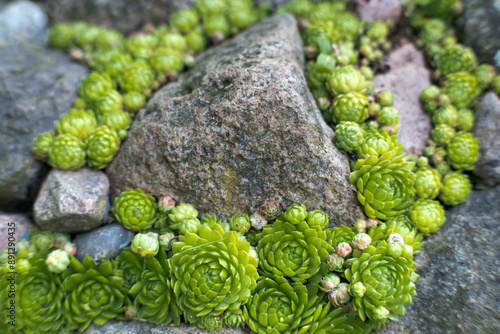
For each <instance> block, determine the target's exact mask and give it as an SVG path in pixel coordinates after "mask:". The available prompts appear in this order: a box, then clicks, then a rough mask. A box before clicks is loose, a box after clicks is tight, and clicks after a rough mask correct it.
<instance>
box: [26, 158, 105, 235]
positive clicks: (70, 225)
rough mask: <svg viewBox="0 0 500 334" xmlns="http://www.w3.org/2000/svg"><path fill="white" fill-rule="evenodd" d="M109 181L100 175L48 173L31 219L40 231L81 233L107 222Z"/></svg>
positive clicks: (93, 172)
mask: <svg viewBox="0 0 500 334" xmlns="http://www.w3.org/2000/svg"><path fill="white" fill-rule="evenodd" d="M109 207H110V204H109V181H108V178H107V176H106V174H104V173H103V172H101V171H96V170H92V169H89V168H82V169H79V170H77V171H65V170H58V169H52V170H51V171H50V173H49V175H48V176H47V179H46V180H45V181H44V183H43V185H42V188H41V189H40V192H39V193H38V197H37V199H36V201H35V205H34V207H33V219H34V220H35V223H36V224H37V225H38V226H40V227H41V228H42V229H43V230H50V231H57V232H82V231H89V230H92V229H94V228H96V227H98V226H100V225H102V224H103V223H105V222H106V221H107V220H108V212H109Z"/></svg>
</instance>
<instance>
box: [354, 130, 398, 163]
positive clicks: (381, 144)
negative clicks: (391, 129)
mask: <svg viewBox="0 0 500 334" xmlns="http://www.w3.org/2000/svg"><path fill="white" fill-rule="evenodd" d="M397 145H398V139H397V137H396V136H390V135H389V134H388V133H387V131H385V130H384V129H380V130H377V129H371V130H369V131H367V132H365V134H364V141H363V143H362V144H361V146H359V147H358V149H356V153H357V154H358V155H359V156H360V157H365V156H366V155H367V154H368V155H382V154H385V153H387V152H389V151H391V150H393V149H394V148H395V147H397Z"/></svg>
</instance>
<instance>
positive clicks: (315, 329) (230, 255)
mask: <svg viewBox="0 0 500 334" xmlns="http://www.w3.org/2000/svg"><path fill="white" fill-rule="evenodd" d="M416 3H417V2H409V3H408V5H407V12H408V15H409V21H410V24H411V26H412V27H413V28H414V29H415V30H416V31H417V32H418V34H419V41H418V45H419V46H421V47H422V48H425V52H426V55H427V57H428V60H429V62H430V64H432V66H434V67H435V69H436V71H435V75H434V78H435V80H436V84H435V85H432V86H429V87H427V88H425V89H424V90H423V91H422V93H421V99H422V102H423V106H424V109H425V110H426V111H427V112H429V113H430V114H431V116H432V120H433V124H434V125H435V127H434V129H433V130H432V140H431V141H429V143H428V145H427V147H426V149H425V152H424V153H425V157H420V158H418V157H415V156H412V155H406V154H404V153H403V145H402V144H400V143H399V142H398V139H397V136H396V134H397V132H398V131H399V129H400V119H399V113H398V110H397V109H396V108H394V96H393V95H392V93H391V92H390V91H383V90H377V89H376V88H375V86H374V84H373V82H372V81H371V80H372V79H373V76H374V72H375V71H376V70H377V65H378V63H379V61H380V60H381V59H382V57H383V56H384V53H385V52H387V51H389V50H390V48H391V43H390V42H389V40H388V36H389V33H390V31H391V29H392V27H393V24H392V22H389V21H387V22H382V21H375V22H370V23H365V22H363V21H362V20H360V19H359V18H357V17H356V16H355V15H354V14H352V13H350V12H348V11H347V4H346V2H345V1H340V0H339V1H336V0H334V1H329V2H315V1H309V0H292V1H290V2H288V4H286V5H284V6H282V7H280V8H279V9H278V10H277V12H278V13H279V12H289V13H292V14H293V15H295V16H296V17H297V19H298V24H299V27H300V29H301V33H302V37H303V41H304V45H305V47H304V52H305V56H306V58H307V59H308V62H307V64H306V79H307V83H308V85H309V87H310V88H311V90H312V92H313V95H314V97H315V99H316V100H317V105H318V107H319V108H320V110H321V111H322V114H323V117H324V118H325V120H326V121H327V122H328V123H330V124H332V126H334V127H335V136H334V138H333V141H334V143H335V145H336V146H337V147H338V148H339V149H340V150H341V151H342V152H345V153H346V154H347V155H348V156H349V157H350V159H351V169H352V173H351V176H350V181H351V183H353V184H354V185H355V186H356V187H357V192H358V193H357V197H358V200H359V202H360V203H361V204H362V206H363V208H364V211H365V214H366V216H367V217H368V219H365V218H360V219H358V220H357V221H356V222H355V224H354V226H352V227H348V226H345V225H339V226H336V227H333V228H329V227H328V226H329V218H328V215H327V214H326V213H324V212H322V211H319V210H310V211H308V210H307V208H306V207H305V206H304V205H300V204H292V205H291V206H289V207H288V208H286V209H285V208H284V207H282V206H281V205H280V203H279V202H278V201H277V200H276V199H266V200H264V201H262V203H261V205H260V206H259V208H257V209H256V210H255V211H254V212H253V213H252V214H250V215H248V214H247V213H236V214H234V215H233V216H232V217H227V218H230V219H229V220H223V219H220V218H218V217H216V216H215V215H210V214H204V215H202V216H200V215H199V212H198V211H197V210H196V208H195V207H194V206H193V205H192V204H189V203H176V201H174V199H173V198H171V197H168V196H163V197H160V198H159V199H158V201H157V200H156V199H155V198H154V197H153V196H150V195H148V194H146V193H144V191H142V190H141V189H135V190H134V189H127V190H126V191H124V192H123V193H121V194H120V195H119V196H118V197H116V198H115V200H114V203H113V207H112V217H113V218H114V219H115V220H116V221H117V222H119V223H121V224H122V225H123V226H124V227H125V228H127V229H129V230H132V231H134V232H137V234H136V235H135V237H134V239H133V241H132V243H131V245H130V246H129V247H125V248H123V250H122V252H121V254H120V255H119V256H118V257H117V258H116V259H110V260H106V261H103V262H101V263H96V262H94V261H93V260H92V259H90V258H89V257H86V258H85V259H84V260H83V261H82V262H80V261H79V260H77V259H76V258H75V257H74V255H75V254H76V247H75V245H74V244H72V243H71V239H70V237H69V235H66V234H61V233H51V232H46V231H45V232H40V231H33V232H32V233H31V235H30V236H29V238H28V239H26V240H21V241H20V242H18V244H17V248H18V249H17V254H15V255H11V254H9V253H7V252H6V251H3V252H2V253H0V264H1V266H0V271H1V273H2V277H3V275H6V273H8V272H10V271H12V268H10V267H9V263H13V259H15V263H16V264H15V268H14V269H15V270H16V271H17V273H18V276H17V278H16V279H17V283H18V293H17V294H16V303H17V305H20V312H19V313H18V315H17V316H18V318H17V320H18V321H17V324H18V325H17V327H16V328H15V332H16V333H17V332H23V333H34V332H35V333H38V332H40V333H70V332H71V331H73V330H79V331H83V330H85V329H86V328H87V327H88V326H89V325H90V324H92V323H94V324H97V325H101V324H104V323H105V322H107V321H108V320H109V319H143V320H148V321H154V322H156V323H157V324H160V323H162V324H168V323H172V322H173V323H175V324H179V323H181V322H182V321H184V322H187V323H191V324H196V325H197V326H199V327H200V328H204V329H207V330H208V331H215V330H220V329H221V328H222V326H227V327H230V328H234V329H236V328H241V327H245V326H248V327H249V328H250V329H251V330H252V332H254V333H320V334H321V333H346V334H347V333H369V332H370V331H371V330H372V329H374V328H375V329H378V328H380V327H381V326H383V325H384V324H386V323H387V322H388V321H389V320H397V318H398V316H399V315H403V314H404V308H405V306H406V305H408V304H410V303H411V302H412V298H413V296H415V294H416V292H415V281H416V279H417V278H418V275H417V274H416V273H415V267H416V264H415V262H413V254H415V253H418V251H419V249H420V248H421V247H422V245H423V236H425V235H428V234H430V233H434V232H436V231H437V230H438V229H439V227H440V226H442V225H443V224H444V223H445V221H446V218H445V216H444V207H443V204H444V205H457V204H459V203H462V202H463V201H465V199H466V197H467V195H468V194H469V192H470V189H471V183H470V180H469V178H468V176H467V174H466V173H467V171H470V170H472V169H473V168H474V164H475V162H476V161H477V160H478V157H479V153H478V152H479V147H478V140H477V139H476V138H474V136H473V135H472V134H471V132H470V131H471V129H472V126H473V122H474V114H473V112H472V111H471V109H470V108H472V107H473V106H474V104H475V103H476V102H477V98H478V96H479V95H480V94H481V92H482V91H484V90H486V89H488V88H489V87H492V88H493V89H494V90H495V91H496V92H497V94H500V76H496V73H495V69H494V68H493V67H492V66H489V65H479V66H478V64H477V60H476V57H475V55H474V53H473V51H472V50H471V49H468V48H466V47H465V46H463V45H460V44H458V43H457V41H456V37H455V31H454V28H453V27H452V25H451V24H449V23H450V22H451V20H452V19H453V18H454V17H456V15H458V14H459V12H460V11H461V8H462V6H461V2H460V1H459V0H446V1H418V5H415V4H416ZM267 14H268V8H267V6H265V5H259V6H255V5H254V3H253V2H252V1H251V0H237V1H229V0H196V1H195V2H194V6H193V7H192V8H187V9H182V10H179V11H177V12H176V13H174V14H173V15H172V16H171V19H170V22H169V24H168V25H162V26H159V27H156V28H155V27H152V26H150V25H147V26H145V27H144V29H143V30H141V31H139V32H136V33H134V34H131V35H130V36H128V37H124V36H123V35H122V34H121V33H120V32H118V31H116V30H113V29H108V28H103V27H98V26H95V25H91V24H87V23H84V22H77V23H74V24H72V25H69V24H57V25H55V26H54V28H53V29H52V30H51V31H50V34H49V38H48V43H49V45H50V46H52V47H54V48H58V49H63V50H67V51H69V54H70V56H71V57H72V58H73V59H74V60H77V61H80V62H83V63H85V64H87V65H89V67H91V68H92V72H91V73H90V74H89V75H88V76H87V77H86V78H84V79H83V80H82V83H81V85H80V89H79V93H80V96H79V97H78V98H77V99H76V100H75V101H74V106H73V108H72V109H70V110H69V111H68V112H67V113H65V114H64V115H62V116H61V118H60V119H59V120H58V121H56V122H55V123H54V129H53V130H51V131H49V132H47V133H44V134H41V135H39V136H38V137H37V138H36V140H35V143H34V145H33V148H32V152H33V154H34V155H35V156H36V157H37V158H38V159H40V160H42V161H47V162H48V164H49V165H51V166H52V167H54V168H60V169H71V170H74V169H78V168H80V167H82V166H84V165H87V166H89V167H92V168H95V169H103V168H105V167H106V166H107V165H108V164H109V163H110V162H111V160H112V159H113V157H114V156H115V154H116V153H117V151H118V148H119V146H120V142H121V141H122V140H124V139H125V138H126V137H127V134H128V130H129V127H130V125H131V122H132V120H133V118H134V115H135V114H136V113H137V111H138V110H139V109H141V108H142V107H143V106H144V105H145V103H146V100H147V99H148V98H149V97H150V96H151V94H152V93H153V92H154V91H155V90H156V89H158V88H159V87H160V86H161V85H163V84H165V83H167V82H168V81H172V80H175V79H176V77H177V75H178V74H179V73H180V72H181V71H182V70H183V69H184V68H186V67H190V66H192V65H193V63H194V55H195V54H196V53H197V52H200V51H202V50H204V49H205V47H206V46H207V45H208V44H209V43H215V44H216V43H220V42H222V41H223V40H225V39H226V38H228V37H229V36H231V35H234V34H236V33H237V32H238V31H240V30H242V29H244V28H246V27H248V26H250V25H252V24H254V23H255V22H257V21H259V20H260V19H262V18H264V17H265V16H266V15H267ZM248 213H249V212H248ZM9 261H10V262H9ZM8 289H9V286H8V281H7V280H2V281H1V282H0V296H1V297H2V298H0V308H1V309H2V312H6V311H5V310H7V306H8V305H7V304H6V300H8V298H7V297H6V296H7V294H8ZM2 319H3V320H2V322H0V329H1V330H2V332H5V333H13V329H12V327H9V325H7V324H6V323H5V321H6V320H5V319H8V318H7V317H5V316H3V314H2Z"/></svg>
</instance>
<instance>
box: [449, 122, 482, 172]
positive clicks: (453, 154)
mask: <svg viewBox="0 0 500 334" xmlns="http://www.w3.org/2000/svg"><path fill="white" fill-rule="evenodd" d="M478 159H479V141H478V139H477V138H476V137H474V135H473V134H472V133H470V132H463V131H460V132H458V133H457V134H456V135H455V137H454V138H453V140H451V142H450V144H449V145H448V161H449V162H450V164H451V166H452V167H453V168H455V169H464V170H473V169H474V165H475V163H476V162H477V160H478Z"/></svg>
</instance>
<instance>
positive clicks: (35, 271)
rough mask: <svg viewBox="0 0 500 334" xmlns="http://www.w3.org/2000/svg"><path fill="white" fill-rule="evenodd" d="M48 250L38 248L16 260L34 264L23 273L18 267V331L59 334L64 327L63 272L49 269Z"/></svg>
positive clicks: (16, 327) (16, 298) (16, 328)
mask: <svg viewBox="0 0 500 334" xmlns="http://www.w3.org/2000/svg"><path fill="white" fill-rule="evenodd" d="M48 253H49V251H48V250H45V251H39V252H36V253H35V254H34V255H33V256H32V257H31V258H29V259H28V260H26V259H21V258H20V257H19V256H18V258H17V260H16V261H17V262H18V263H20V262H21V261H29V264H30V265H31V268H30V269H29V270H28V271H26V272H24V273H19V270H17V271H18V275H17V276H16V296H15V301H16V310H17V314H16V326H15V327H14V328H15V331H14V332H16V333H58V331H60V330H63V329H64V327H65V324H64V317H63V308H62V303H63V300H64V297H65V294H64V291H63V290H62V289H61V288H60V285H61V277H60V275H56V274H54V273H52V272H50V271H49V270H48V269H47V266H46V265H45V258H46V257H47V255H48ZM3 280H5V277H4V278H3ZM4 297H5V298H4ZM9 299H10V298H9ZM9 299H7V295H5V296H2V300H9ZM6 306H8V305H6ZM4 307H5V306H3V305H2V308H4ZM2 320H3V319H2ZM9 327H12V326H9ZM7 333H8V332H7Z"/></svg>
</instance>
